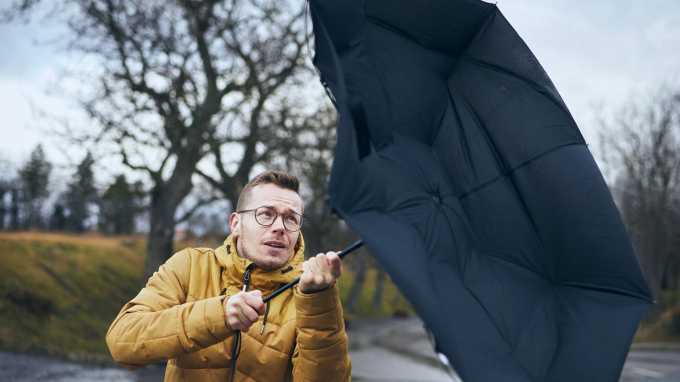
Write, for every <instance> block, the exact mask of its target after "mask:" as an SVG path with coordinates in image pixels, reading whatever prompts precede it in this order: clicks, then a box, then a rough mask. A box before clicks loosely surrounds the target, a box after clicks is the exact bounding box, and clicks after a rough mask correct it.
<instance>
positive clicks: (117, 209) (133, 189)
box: [0, 145, 146, 235]
mask: <svg viewBox="0 0 680 382" xmlns="http://www.w3.org/2000/svg"><path fill="white" fill-rule="evenodd" d="M93 165H94V160H93V158H92V155H90V154H89V153H88V154H87V155H86V156H85V158H84V159H83V161H82V162H81V163H80V164H78V166H77V167H76V168H75V169H74V172H73V175H72V176H71V177H70V181H69V182H68V184H67V185H66V189H65V190H63V191H61V192H58V194H57V195H52V196H54V197H55V201H53V202H52V203H49V204H48V198H49V197H50V196H51V193H52V192H51V191H52V190H54V187H53V184H52V183H53V181H54V179H53V174H52V169H53V165H52V163H50V161H49V160H48V159H47V158H46V157H45V153H44V151H43V148H42V146H40V145H38V146H37V147H36V148H35V149H34V150H33V152H32V153H31V155H30V158H29V159H28V161H27V162H26V163H24V164H23V165H22V166H21V168H19V169H18V170H17V171H16V175H15V176H12V175H11V169H8V168H7V165H5V166H4V167H5V168H3V171H2V173H1V174H0V176H1V177H2V178H1V179H0V229H1V230H4V231H19V230H40V231H61V232H76V233H79V232H84V231H86V230H99V231H101V232H102V233H106V234H116V235H123V234H132V233H134V231H135V219H136V218H137V217H138V216H139V215H140V214H141V213H142V212H143V211H144V210H145V206H144V199H145V196H146V194H145V191H144V189H143V187H142V184H141V182H136V183H134V184H130V183H128V181H127V179H126V177H125V175H118V176H117V177H116V178H115V181H114V182H113V183H112V184H110V185H107V186H105V187H104V189H103V191H101V192H100V191H99V189H98V187H97V185H96V184H95V179H94V173H93V169H92V167H93Z"/></svg>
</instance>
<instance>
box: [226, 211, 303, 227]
mask: <svg viewBox="0 0 680 382" xmlns="http://www.w3.org/2000/svg"><path fill="white" fill-rule="evenodd" d="M250 211H253V212H255V221H256V222H258V223H259V224H260V225H263V226H270V225H272V224H274V222H275V221H276V218H277V217H279V215H281V219H283V226H284V228H286V229H287V230H288V231H290V232H297V231H299V230H300V228H302V223H303V222H304V221H305V219H303V218H302V215H300V214H299V213H297V212H289V213H285V214H280V213H278V212H276V210H274V209H273V208H271V207H264V206H262V207H257V208H253V209H251V210H241V211H236V213H237V214H240V213H242V212H250Z"/></svg>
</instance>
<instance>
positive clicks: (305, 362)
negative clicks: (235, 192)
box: [106, 171, 351, 382]
mask: <svg viewBox="0 0 680 382" xmlns="http://www.w3.org/2000/svg"><path fill="white" fill-rule="evenodd" d="M302 213H303V204H302V199H301V198H300V195H299V180H298V179H297V177H296V176H295V175H292V174H289V173H285V172H279V171H267V172H265V173H262V174H260V175H258V176H256V177H255V178H253V179H252V180H251V181H250V182H249V183H248V184H247V185H246V187H245V188H244V189H243V192H242V193H241V195H240V197H239V200H238V204H237V206H236V212H234V213H232V214H231V217H230V220H229V227H230V228H231V232H232V234H231V235H230V236H229V237H228V238H227V239H226V241H225V242H224V245H223V246H221V247H219V248H217V249H215V250H212V249H206V248H188V249H185V250H183V251H181V252H179V253H177V254H175V255H174V256H172V258H170V259H169V260H168V261H167V262H166V263H165V264H164V265H162V266H161V267H160V268H159V270H158V272H156V273H154V275H153V276H152V277H151V278H150V279H149V282H148V283H147V285H146V287H145V288H143V289H142V291H141V292H140V293H139V294H138V295H137V297H135V298H134V299H133V300H132V301H130V302H129V303H128V304H127V305H126V306H125V307H124V308H123V310H122V311H121V312H120V313H119V314H118V317H117V318H116V319H115V321H114V322H113V324H112V325H111V328H110V329H109V332H108V333H107V335H106V341H107V343H108V346H109V349H110V351H111V354H112V355H113V357H114V359H115V360H116V361H118V362H119V363H121V364H122V365H123V366H125V367H127V368H129V369H136V368H140V367H143V366H146V365H149V364H151V363H154V362H159V361H163V360H169V361H168V365H167V368H166V372H165V380H166V381H222V382H223V381H229V380H235V381H263V382H264V381H266V382H271V381H292V380H294V381H348V380H349V379H350V375H351V362H350V359H349V355H348V350H347V335H346V334H345V328H344V322H343V316H342V307H341V306H340V301H339V297H338V287H337V282H336V279H337V278H338V277H339V276H340V275H341V274H342V263H341V261H340V258H338V256H337V254H336V253H335V252H328V253H326V254H318V255H317V256H315V257H312V258H310V259H309V260H307V261H304V257H303V251H304V242H303V240H302V235H301V234H300V231H299V230H300V227H301V226H302V222H303V219H302ZM298 276H301V279H300V283H299V284H298V285H297V286H296V287H294V288H292V289H290V290H288V291H286V292H284V293H282V294H281V295H279V296H277V297H275V298H273V299H272V300H270V301H269V303H267V304H264V303H263V302H262V298H263V296H265V297H266V296H267V295H269V294H271V293H272V292H274V291H276V290H277V289H278V288H279V287H281V286H283V285H285V284H287V283H289V282H290V281H292V280H294V279H295V278H297V277H298Z"/></svg>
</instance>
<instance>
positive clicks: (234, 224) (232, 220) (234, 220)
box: [229, 212, 241, 237]
mask: <svg viewBox="0 0 680 382" xmlns="http://www.w3.org/2000/svg"><path fill="white" fill-rule="evenodd" d="M229 229H231V235H232V236H233V237H238V235H240V233H241V232H240V230H241V216H240V215H239V214H237V213H236V212H234V213H232V214H231V216H230V217H229Z"/></svg>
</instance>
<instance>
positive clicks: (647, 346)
mask: <svg viewBox="0 0 680 382" xmlns="http://www.w3.org/2000/svg"><path fill="white" fill-rule="evenodd" d="M630 350H640V351H647V350H649V351H654V350H663V351H678V352H680V344H677V343H671V342H643V343H634V344H632V345H631V346H630Z"/></svg>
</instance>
